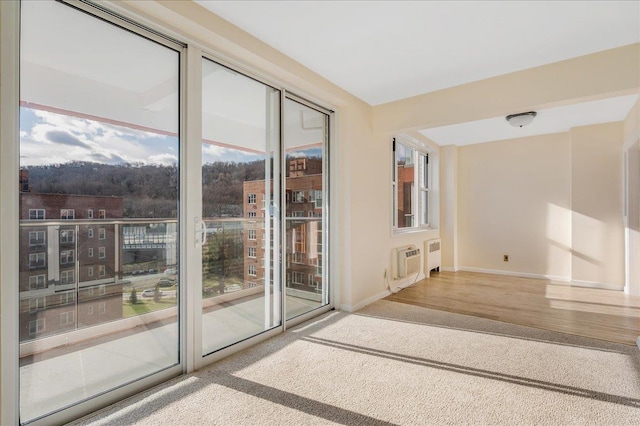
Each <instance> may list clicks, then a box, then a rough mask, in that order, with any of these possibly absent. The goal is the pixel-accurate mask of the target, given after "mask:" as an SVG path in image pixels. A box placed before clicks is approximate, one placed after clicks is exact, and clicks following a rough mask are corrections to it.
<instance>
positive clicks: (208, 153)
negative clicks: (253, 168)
mask: <svg viewBox="0 0 640 426" xmlns="http://www.w3.org/2000/svg"><path fill="white" fill-rule="evenodd" d="M179 151H180V148H179V141H178V138H177V137H175V136H166V135H161V134H157V133H153V132H148V131H144V130H138V129H133V128H129V127H125V126H118V125H114V124H110V123H104V122H100V121H96V120H90V119H87V118H82V117H74V116H70V115H64V114H58V113H54V112H50V111H44V110H37V109H32V108H27V107H22V108H20V166H21V167H28V166H42V165H53V164H65V163H70V162H73V161H85V162H94V163H101V164H125V163H142V164H145V165H165V166H166V165H172V164H176V163H177V161H178V157H179ZM287 155H288V156H293V157H304V156H309V157H311V156H321V155H322V149H321V148H310V149H305V150H296V151H294V152H289V153H287ZM263 158H264V157H263V156H262V155H260V154H256V153H253V152H247V151H242V150H236V149H232V148H226V147H222V146H218V145H213V144H206V143H205V144H203V145H202V159H203V163H212V162H215V161H229V162H239V163H242V162H250V161H256V160H262V159H263Z"/></svg>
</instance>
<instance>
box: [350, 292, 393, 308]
mask: <svg viewBox="0 0 640 426" xmlns="http://www.w3.org/2000/svg"><path fill="white" fill-rule="evenodd" d="M390 294H391V292H390V291H389V290H385V291H382V292H380V293H378V294H376V295H373V296H371V297H368V298H366V299H364V300H363V301H361V302H359V303H356V304H355V305H340V307H339V308H338V309H340V310H341V311H345V312H355V311H357V310H359V309H362V308H364V307H365V306H367V305H370V304H372V303H373V302H377V301H378V300H380V299H384V298H385V297H387V296H388V295H390Z"/></svg>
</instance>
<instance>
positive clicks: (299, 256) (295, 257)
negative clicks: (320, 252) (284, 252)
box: [291, 252, 304, 263]
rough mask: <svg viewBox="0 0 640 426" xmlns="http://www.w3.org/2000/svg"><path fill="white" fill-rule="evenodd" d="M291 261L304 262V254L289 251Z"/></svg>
mask: <svg viewBox="0 0 640 426" xmlns="http://www.w3.org/2000/svg"><path fill="white" fill-rule="evenodd" d="M291 261H292V262H293V263H303V262H304V255H303V254H302V253H300V252H296V253H291Z"/></svg>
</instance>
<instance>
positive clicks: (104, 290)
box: [98, 284, 107, 296]
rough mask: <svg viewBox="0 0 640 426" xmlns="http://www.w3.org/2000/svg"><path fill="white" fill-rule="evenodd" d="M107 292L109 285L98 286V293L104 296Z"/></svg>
mask: <svg viewBox="0 0 640 426" xmlns="http://www.w3.org/2000/svg"><path fill="white" fill-rule="evenodd" d="M106 292H107V287H106V286H105V285H104V284H102V285H101V286H100V287H98V294H99V295H100V296H104V294H105V293H106Z"/></svg>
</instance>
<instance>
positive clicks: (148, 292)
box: [142, 288, 162, 297]
mask: <svg viewBox="0 0 640 426" xmlns="http://www.w3.org/2000/svg"><path fill="white" fill-rule="evenodd" d="M155 292H156V289H155V288H148V289H146V290H144V291H143V292H142V297H153V295H154V294H155ZM160 295H161V296H162V292H160Z"/></svg>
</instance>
